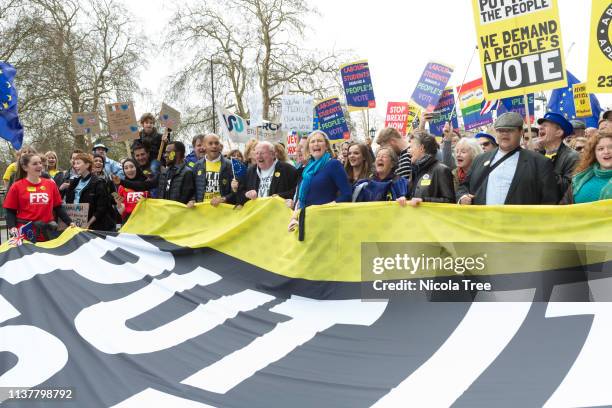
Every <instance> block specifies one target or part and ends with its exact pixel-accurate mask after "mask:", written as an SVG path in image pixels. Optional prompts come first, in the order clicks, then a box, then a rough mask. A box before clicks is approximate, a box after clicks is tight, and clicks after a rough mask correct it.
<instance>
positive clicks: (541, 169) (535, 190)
mask: <svg viewBox="0 0 612 408" xmlns="http://www.w3.org/2000/svg"><path fill="white" fill-rule="evenodd" d="M498 150H499V149H495V150H493V151H490V152H487V153H482V154H479V155H478V156H476V158H475V159H474V162H473V163H472V166H471V167H470V171H469V172H468V174H467V176H466V178H465V180H464V181H463V183H461V185H460V186H459V190H458V191H457V200H459V199H460V198H461V197H462V196H464V195H466V194H474V195H475V197H474V198H473V199H472V204H478V205H484V204H486V200H487V181H488V179H489V177H488V176H487V177H486V178H484V180H482V182H481V183H480V186H479V187H478V191H474V190H475V189H476V183H478V181H479V180H480V179H482V178H483V174H484V172H485V170H486V169H487V166H488V165H489V163H491V160H493V158H494V157H495V154H496V153H497V151H498ZM515 154H518V155H519V159H518V164H517V166H516V172H515V173H514V178H513V179H512V183H511V184H510V189H509V190H508V195H507V196H506V201H505V204H516V205H519V204H523V205H529V204H557V203H558V202H559V199H560V194H559V187H558V185H557V182H556V179H555V173H554V171H553V165H552V162H551V161H550V160H549V159H547V158H546V157H544V156H542V155H541V154H540V153H538V152H534V151H531V150H525V149H521V150H520V151H519V152H518V153H515Z"/></svg>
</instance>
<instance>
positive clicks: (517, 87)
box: [472, 0, 567, 100]
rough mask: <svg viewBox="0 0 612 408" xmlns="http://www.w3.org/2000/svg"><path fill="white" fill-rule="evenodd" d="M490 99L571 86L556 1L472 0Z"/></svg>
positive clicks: (487, 94) (483, 74)
mask: <svg viewBox="0 0 612 408" xmlns="http://www.w3.org/2000/svg"><path fill="white" fill-rule="evenodd" d="M472 5H473V9H474V22H475V24H476V35H477V37H478V50H479V53H480V65H481V69H482V76H483V78H484V93H485V97H486V99H487V100H492V99H501V98H507V97H511V96H518V95H523V94H527V93H532V92H534V91H542V90H545V89H554V88H559V87H562V86H566V85H567V78H566V77H565V68H564V65H565V64H564V60H563V52H562V50H563V44H562V41H561V25H560V22H559V11H558V8H557V1H556V0H513V1H512V2H510V1H503V0H502V1H500V0H472Z"/></svg>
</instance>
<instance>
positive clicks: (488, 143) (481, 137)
mask: <svg viewBox="0 0 612 408" xmlns="http://www.w3.org/2000/svg"><path fill="white" fill-rule="evenodd" d="M474 138H475V139H476V141H477V142H478V144H479V145H480V147H482V151H483V152H485V153H486V152H490V151H493V150H495V149H497V140H495V136H493V135H490V134H488V133H477V134H476V136H474Z"/></svg>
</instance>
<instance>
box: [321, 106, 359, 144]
mask: <svg viewBox="0 0 612 408" xmlns="http://www.w3.org/2000/svg"><path fill="white" fill-rule="evenodd" d="M316 111H317V116H318V118H319V130H321V131H323V132H324V133H325V134H326V135H327V137H328V138H329V140H330V142H331V143H338V142H342V141H344V140H349V139H350V138H351V134H350V132H349V128H348V124H347V123H346V118H345V117H344V111H343V110H342V105H340V99H339V98H338V97H337V96H334V97H331V98H327V99H324V100H322V101H320V102H319V103H318V104H317V106H316Z"/></svg>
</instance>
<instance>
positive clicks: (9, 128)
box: [0, 62, 23, 150]
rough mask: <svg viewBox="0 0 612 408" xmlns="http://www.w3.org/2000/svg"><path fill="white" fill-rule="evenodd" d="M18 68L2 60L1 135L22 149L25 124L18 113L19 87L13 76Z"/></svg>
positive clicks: (0, 72) (0, 80) (0, 68)
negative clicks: (20, 120)
mask: <svg viewBox="0 0 612 408" xmlns="http://www.w3.org/2000/svg"><path fill="white" fill-rule="evenodd" d="M16 73H17V70H16V69H15V68H14V67H13V66H12V65H10V64H7V63H5V62H0V137H2V138H3V139H6V140H8V141H9V142H11V144H12V145H13V147H14V148H15V149H16V150H18V149H21V144H22V143H23V126H21V122H19V116H18V115H17V89H15V86H14V85H13V78H15V74H16Z"/></svg>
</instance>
